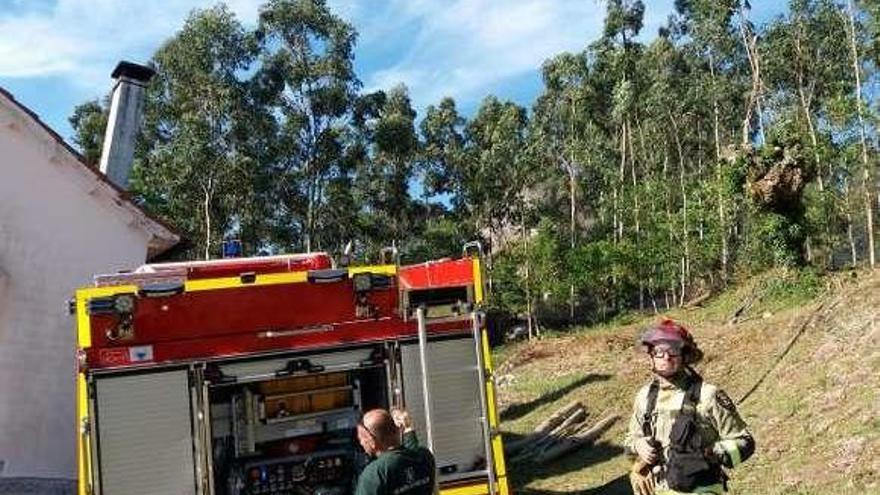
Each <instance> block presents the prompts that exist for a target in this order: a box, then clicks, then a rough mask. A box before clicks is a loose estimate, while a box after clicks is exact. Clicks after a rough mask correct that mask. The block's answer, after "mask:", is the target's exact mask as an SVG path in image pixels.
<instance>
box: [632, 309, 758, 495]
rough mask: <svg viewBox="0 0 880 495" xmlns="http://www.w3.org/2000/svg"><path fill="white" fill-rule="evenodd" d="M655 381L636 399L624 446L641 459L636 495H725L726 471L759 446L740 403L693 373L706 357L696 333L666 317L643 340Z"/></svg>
mask: <svg viewBox="0 0 880 495" xmlns="http://www.w3.org/2000/svg"><path fill="white" fill-rule="evenodd" d="M639 344H640V345H641V347H642V349H643V350H644V351H645V352H646V353H647V354H648V356H649V357H648V359H650V362H651V371H652V372H653V378H652V380H651V381H650V382H649V383H648V384H646V385H645V386H644V387H642V388H641V389H640V390H639V392H638V393H637V394H636V400H635V403H634V405H633V414H632V417H631V418H630V421H629V428H628V431H627V434H626V439H625V441H624V447H625V448H626V451H627V452H628V453H629V454H630V455H631V456H632V457H633V458H634V459H635V462H634V464H633V469H632V471H631V473H630V482H631V483H632V486H633V491H634V492H635V494H636V495H654V494H657V495H677V494H690V493H699V494H716V495H718V494H721V493H723V492H724V491H726V490H727V483H726V481H727V476H726V475H725V473H724V469H723V468H728V469H729V468H733V467H735V466H737V465H738V464H740V463H741V462H743V461H745V460H746V459H748V458H749V457H750V456H751V455H752V453H754V451H755V441H754V439H753V437H752V434H751V433H750V432H749V430H748V427H747V425H746V423H745V421H743V419H742V417H740V415H739V413H738V412H737V410H736V406H735V405H734V403H733V401H732V400H731V399H730V397H728V395H727V394H726V393H724V391H723V390H721V389H720V388H718V387H716V386H714V385H711V384H709V383H706V382H705V381H703V378H702V377H701V376H700V375H699V374H698V373H697V372H696V371H695V370H694V369H693V368H692V367H691V365H693V364H695V363H697V362H698V361H700V359H702V357H703V353H702V351H700V349H699V347H698V346H697V343H696V341H695V340H694V338H693V336H692V335H691V333H690V332H689V331H688V330H687V328H685V327H684V326H683V325H681V324H680V323H678V322H675V321H673V320H669V319H664V320H662V321H660V322H659V323H657V324H656V325H653V326H651V327H650V328H648V329H647V330H646V331H645V332H644V333H643V334H642V336H641V338H640V339H639Z"/></svg>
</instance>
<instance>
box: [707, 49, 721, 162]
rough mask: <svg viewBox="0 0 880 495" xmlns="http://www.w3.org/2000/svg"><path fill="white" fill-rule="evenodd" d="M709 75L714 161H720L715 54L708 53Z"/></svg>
mask: <svg viewBox="0 0 880 495" xmlns="http://www.w3.org/2000/svg"><path fill="white" fill-rule="evenodd" d="M709 74H710V75H711V78H712V114H713V117H714V119H715V161H719V160H721V129H720V127H721V126H720V110H719V108H718V96H717V94H716V89H715V54H714V53H712V51H711V50H710V51H709Z"/></svg>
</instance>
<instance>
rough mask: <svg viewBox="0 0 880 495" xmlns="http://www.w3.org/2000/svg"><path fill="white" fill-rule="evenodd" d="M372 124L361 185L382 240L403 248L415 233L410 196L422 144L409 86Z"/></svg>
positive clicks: (389, 99)
mask: <svg viewBox="0 0 880 495" xmlns="http://www.w3.org/2000/svg"><path fill="white" fill-rule="evenodd" d="M383 100H384V101H383V102H382V105H381V106H380V107H379V108H378V113H377V115H376V116H375V119H374V121H373V122H372V124H371V125H372V130H371V138H372V139H371V143H370V144H371V146H370V153H369V156H368V159H367V160H366V163H365V166H364V167H363V168H362V169H361V173H360V175H361V177H360V180H361V183H362V184H363V187H364V190H365V191H367V192H368V194H367V195H366V197H365V198H364V200H365V203H366V204H367V205H369V208H370V212H371V214H372V219H371V220H372V222H373V225H374V226H375V227H376V228H377V229H378V234H379V238H380V239H384V240H385V242H394V243H396V244H400V243H401V242H403V241H406V240H408V239H409V238H411V237H412V234H413V233H414V231H415V228H416V224H415V218H414V214H415V205H414V204H413V202H412V199H411V197H410V194H409V187H410V183H411V182H412V179H413V177H414V175H413V174H414V169H415V165H416V159H417V157H418V152H419V140H418V135H417V134H416V129H415V118H416V111H415V110H414V109H413V108H412V103H411V101H410V98H409V93H408V90H407V89H406V86H403V85H398V86H395V87H393V88H391V89H390V90H389V91H388V92H387V93H385V96H384V98H383Z"/></svg>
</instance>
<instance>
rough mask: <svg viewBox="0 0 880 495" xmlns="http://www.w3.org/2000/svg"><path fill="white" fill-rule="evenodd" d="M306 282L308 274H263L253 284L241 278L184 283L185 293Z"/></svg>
mask: <svg viewBox="0 0 880 495" xmlns="http://www.w3.org/2000/svg"><path fill="white" fill-rule="evenodd" d="M306 280H308V272H285V273H265V274H260V275H257V276H256V277H255V278H254V281H253V282H242V281H241V277H223V278H206V279H204V280H187V281H186V282H184V290H185V291H186V292H198V291H203V290H216V289H233V288H236V287H254V286H259V285H278V284H296V283H302V282H305V281H306Z"/></svg>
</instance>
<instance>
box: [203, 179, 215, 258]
mask: <svg viewBox="0 0 880 495" xmlns="http://www.w3.org/2000/svg"><path fill="white" fill-rule="evenodd" d="M202 192H204V194H205V199H204V201H203V203H202V208H203V214H204V216H205V259H206V260H209V259H211V198H212V196H213V195H214V178H213V177H208V182H207V183H206V184H204V185H203V186H202Z"/></svg>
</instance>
